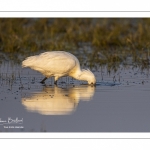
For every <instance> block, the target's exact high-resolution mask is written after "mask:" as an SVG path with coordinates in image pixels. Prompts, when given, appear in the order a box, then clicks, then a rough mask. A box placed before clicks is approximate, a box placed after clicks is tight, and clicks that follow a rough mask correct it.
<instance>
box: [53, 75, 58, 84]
mask: <svg viewBox="0 0 150 150" xmlns="http://www.w3.org/2000/svg"><path fill="white" fill-rule="evenodd" d="M58 79H59V77H58V76H55V77H54V84H55V85H57V81H58Z"/></svg>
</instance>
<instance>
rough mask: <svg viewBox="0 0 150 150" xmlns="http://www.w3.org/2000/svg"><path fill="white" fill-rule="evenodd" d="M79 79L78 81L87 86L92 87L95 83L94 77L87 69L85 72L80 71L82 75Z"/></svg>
mask: <svg viewBox="0 0 150 150" xmlns="http://www.w3.org/2000/svg"><path fill="white" fill-rule="evenodd" d="M79 78H80V80H84V81H87V82H88V84H93V85H94V84H95V83H96V78H95V75H94V74H93V73H92V72H91V71H90V70H89V69H87V70H85V69H82V73H81V75H80V77H79Z"/></svg>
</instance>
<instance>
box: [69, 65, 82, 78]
mask: <svg viewBox="0 0 150 150" xmlns="http://www.w3.org/2000/svg"><path fill="white" fill-rule="evenodd" d="M81 74H82V71H81V69H80V67H78V68H74V69H73V70H72V71H71V72H70V73H69V76H71V77H73V78H75V79H77V80H80V75H81Z"/></svg>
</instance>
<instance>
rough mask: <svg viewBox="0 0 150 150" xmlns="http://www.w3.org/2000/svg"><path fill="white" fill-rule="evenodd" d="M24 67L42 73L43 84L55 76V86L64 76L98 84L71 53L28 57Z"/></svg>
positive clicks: (60, 52)
mask: <svg viewBox="0 0 150 150" xmlns="http://www.w3.org/2000/svg"><path fill="white" fill-rule="evenodd" d="M22 67H30V68H31V69H34V70H36V71H39V72H41V73H42V74H43V75H44V76H45V78H44V79H43V80H42V81H41V83H44V81H45V80H46V79H47V78H49V77H52V76H54V79H55V82H54V83H55V84H57V80H58V79H59V78H60V77H63V76H71V77H73V78H75V79H77V80H84V81H87V82H88V84H95V83H96V79H95V76H94V74H93V73H92V72H91V71H90V70H89V69H87V70H85V69H81V68H80V63H79V60H78V59H77V58H76V57H75V56H74V55H72V54H71V53H68V52H65V51H52V52H45V53H41V54H40V55H35V56H30V57H27V58H26V59H25V60H24V61H23V62H22Z"/></svg>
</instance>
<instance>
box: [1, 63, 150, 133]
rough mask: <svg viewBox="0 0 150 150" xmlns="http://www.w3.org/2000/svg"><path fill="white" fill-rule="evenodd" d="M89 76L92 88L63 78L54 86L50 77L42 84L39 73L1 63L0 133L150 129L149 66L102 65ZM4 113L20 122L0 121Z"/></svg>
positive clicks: (2, 119)
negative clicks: (114, 68) (93, 82)
mask: <svg viewBox="0 0 150 150" xmlns="http://www.w3.org/2000/svg"><path fill="white" fill-rule="evenodd" d="M93 71H94V70H93ZM2 72H3V73H2ZM94 74H95V75H96V78H97V85H96V86H89V85H86V84H85V82H81V81H77V80H73V79H72V78H66V77H63V78H62V79H60V80H59V83H58V86H54V84H53V78H52V79H48V80H47V81H46V84H45V85H42V84H40V83H39V82H40V81H41V80H42V79H43V75H41V74H40V73H38V72H36V71H33V70H30V69H28V68H26V69H22V68H21V67H20V66H19V65H18V66H17V65H15V66H13V67H12V66H11V65H10V64H9V65H8V64H7V65H6V64H5V65H2V66H1V78H0V118H1V125H0V131H1V132H44V131H45V132H150V117H149V114H150V109H149V108H150V99H149V93H150V79H149V70H148V69H146V70H141V69H139V68H138V67H137V68H136V67H133V66H126V67H123V66H120V67H119V68H118V70H117V71H116V72H114V71H111V72H108V70H107V69H106V68H105V67H103V68H100V69H99V70H97V71H95V72H94ZM9 117H10V118H11V119H12V120H13V119H16V118H18V120H21V119H23V121H22V122H20V124H19V123H17V124H15V123H14V124H3V123H2V121H7V119H8V118H9ZM4 126H5V127H6V126H11V127H15V126H18V128H5V127H4Z"/></svg>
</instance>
